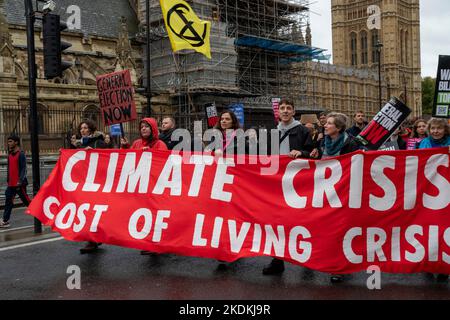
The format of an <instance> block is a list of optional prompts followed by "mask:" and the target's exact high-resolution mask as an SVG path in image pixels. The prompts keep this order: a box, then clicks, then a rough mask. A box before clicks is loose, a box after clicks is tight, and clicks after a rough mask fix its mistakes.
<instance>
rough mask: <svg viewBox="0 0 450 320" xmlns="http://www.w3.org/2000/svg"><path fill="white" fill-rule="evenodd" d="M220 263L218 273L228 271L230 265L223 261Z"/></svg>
mask: <svg viewBox="0 0 450 320" xmlns="http://www.w3.org/2000/svg"><path fill="white" fill-rule="evenodd" d="M217 261H218V262H219V264H218V265H217V270H218V271H225V270H227V269H228V265H227V263H226V262H225V261H222V260H217Z"/></svg>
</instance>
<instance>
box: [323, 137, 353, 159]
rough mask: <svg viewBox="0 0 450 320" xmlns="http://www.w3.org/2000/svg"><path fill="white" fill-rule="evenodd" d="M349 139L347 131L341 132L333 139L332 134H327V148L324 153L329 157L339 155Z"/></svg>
mask: <svg viewBox="0 0 450 320" xmlns="http://www.w3.org/2000/svg"><path fill="white" fill-rule="evenodd" d="M347 139H348V134H347V133H341V134H340V135H339V137H338V138H337V139H335V140H333V139H331V137H330V136H325V150H324V153H323V154H324V155H325V156H328V157H335V156H339V155H340V153H341V149H342V147H343V146H344V144H345V142H346V141H347Z"/></svg>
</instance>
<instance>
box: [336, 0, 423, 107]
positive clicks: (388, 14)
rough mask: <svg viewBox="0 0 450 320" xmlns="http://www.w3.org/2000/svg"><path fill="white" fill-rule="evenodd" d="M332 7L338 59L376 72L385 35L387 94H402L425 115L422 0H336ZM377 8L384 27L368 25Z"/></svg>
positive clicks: (384, 83)
mask: <svg viewBox="0 0 450 320" xmlns="http://www.w3.org/2000/svg"><path fill="white" fill-rule="evenodd" d="M374 5H375V6H377V7H378V8H379V9H380V11H379V12H378V9H377V7H374V9H373V10H368V8H369V7H370V6H374ZM331 12H332V32H333V63H334V64H336V65H342V66H351V67H353V68H355V70H362V69H369V70H372V71H375V72H377V70H378V53H377V47H376V45H377V42H378V41H380V42H381V43H382V44H383V47H382V49H381V57H380V58H381V70H382V71H381V72H382V88H383V95H382V96H383V100H384V99H387V98H388V97H390V96H396V97H399V98H400V99H401V100H403V101H404V102H406V104H407V105H408V106H409V107H410V108H411V109H413V113H414V116H419V115H421V113H422V89H421V87H422V82H421V60H420V59H421V56H420V7H419V0H362V1H355V0H332V1H331ZM378 13H380V14H381V16H380V17H379V22H380V25H379V27H380V29H379V30H378V29H376V28H375V29H369V26H370V25H371V24H370V23H369V25H368V21H369V22H376V20H377V19H378V18H377V14H378ZM355 72H357V71H355ZM377 79H378V76H377ZM369 108H370V106H369Z"/></svg>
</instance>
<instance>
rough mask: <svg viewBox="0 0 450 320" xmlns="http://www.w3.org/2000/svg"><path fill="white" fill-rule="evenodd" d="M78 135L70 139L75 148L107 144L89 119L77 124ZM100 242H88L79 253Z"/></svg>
mask: <svg viewBox="0 0 450 320" xmlns="http://www.w3.org/2000/svg"><path fill="white" fill-rule="evenodd" d="M78 136H79V137H81V139H80V140H76V139H72V144H73V145H74V146H76V148H77V149H106V148H107V145H106V143H105V141H104V135H103V133H102V132H100V131H97V127H96V125H95V123H94V122H93V121H91V120H83V121H81V122H80V124H79V125H78ZM99 245H101V243H96V242H92V241H90V242H88V243H87V244H86V246H85V247H84V248H81V249H80V253H81V254H84V253H92V252H94V251H96V250H97V249H98V246H99Z"/></svg>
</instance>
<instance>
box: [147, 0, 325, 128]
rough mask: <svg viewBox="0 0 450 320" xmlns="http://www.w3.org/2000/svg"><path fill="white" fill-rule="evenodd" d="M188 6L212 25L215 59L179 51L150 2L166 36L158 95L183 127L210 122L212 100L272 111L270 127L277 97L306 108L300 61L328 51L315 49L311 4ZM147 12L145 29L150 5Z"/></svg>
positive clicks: (238, 1) (239, 0) (288, 0)
mask: <svg viewBox="0 0 450 320" xmlns="http://www.w3.org/2000/svg"><path fill="white" fill-rule="evenodd" d="M187 2H188V3H189V4H190V5H191V7H192V9H193V10H194V12H195V13H196V14H197V16H199V18H200V19H203V20H209V21H211V35H210V43H211V54H212V59H207V58H206V57H204V56H203V55H201V54H199V53H196V52H194V51H192V50H185V51H181V52H177V53H173V52H172V49H171V45H170V42H169V39H168V37H167V33H166V32H165V30H164V21H163V17H162V13H161V9H160V5H159V0H150V8H151V12H150V13H151V14H150V25H151V33H152V34H160V35H161V37H160V38H159V39H157V40H155V41H152V43H151V73H152V80H151V85H152V91H154V92H155V93H157V94H159V95H165V96H168V97H169V98H168V99H167V104H168V106H166V107H168V108H166V109H167V110H172V112H171V111H169V113H170V112H171V113H172V114H173V113H174V114H175V117H176V118H177V119H178V120H179V121H180V122H181V125H182V126H185V127H187V128H191V127H192V123H193V121H194V120H199V119H202V118H204V113H203V112H204V111H203V106H204V104H206V103H211V102H214V103H215V104H216V106H217V108H218V110H219V111H220V110H221V109H225V108H227V106H229V105H230V104H233V103H244V105H245V109H246V111H247V113H249V114H250V115H252V114H253V115H257V114H258V112H262V113H264V112H266V113H267V119H269V120H268V121H271V122H273V117H272V118H271V114H270V112H271V103H270V101H271V98H272V97H288V98H291V99H292V100H294V102H295V103H296V105H305V104H306V103H305V101H306V71H305V65H304V63H302V62H304V61H308V60H311V59H315V58H318V57H320V55H321V54H322V52H323V51H324V50H322V49H318V48H313V47H311V30H310V27H309V0H284V1H283V0H191V1H187ZM141 9H143V10H141V21H144V24H145V0H142V1H141ZM257 98H259V99H257ZM173 111H175V112H173ZM247 119H248V118H247ZM255 119H258V122H260V123H255V122H256V121H252V119H249V123H248V124H249V125H261V124H262V123H261V122H264V120H263V119H262V118H261V117H255ZM246 122H247V121H246ZM252 122H253V123H252Z"/></svg>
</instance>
